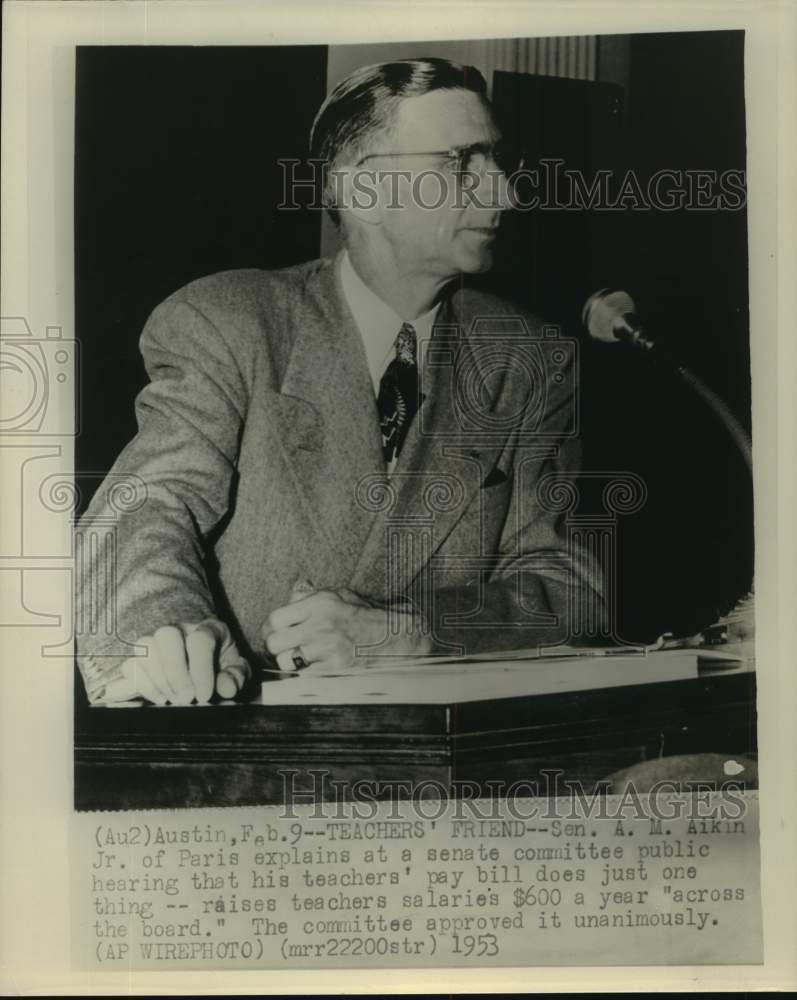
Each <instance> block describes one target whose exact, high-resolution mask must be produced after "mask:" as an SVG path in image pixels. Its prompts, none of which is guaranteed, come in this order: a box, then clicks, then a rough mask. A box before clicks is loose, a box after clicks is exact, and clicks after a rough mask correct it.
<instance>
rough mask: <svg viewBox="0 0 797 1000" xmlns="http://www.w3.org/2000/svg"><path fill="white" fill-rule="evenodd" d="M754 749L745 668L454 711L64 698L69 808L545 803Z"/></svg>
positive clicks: (751, 678) (750, 682) (751, 692)
mask: <svg viewBox="0 0 797 1000" xmlns="http://www.w3.org/2000/svg"><path fill="white" fill-rule="evenodd" d="M755 750H756V714H755V674H754V673H753V672H738V673H737V672H734V673H731V674H721V673H720V674H712V675H707V676H701V677H700V678H698V679H696V680H685V681H668V682H666V683H657V684H644V685H638V686H636V685H635V686H627V687H615V688H611V689H604V690H592V691H581V692H570V693H567V694H553V695H544V696H539V695H538V696H535V697H530V698H505V699H496V700H494V701H484V702H478V703H470V704H461V705H456V704H451V705H359V706H354V705H342V706H341V705H338V706H324V705H314V706H312V707H306V706H301V707H299V706H280V707H274V706H271V707H268V708H266V707H264V706H263V705H262V704H258V703H249V704H230V703H225V704H219V705H207V706H194V707H188V708H172V707H157V708H156V707H152V706H149V707H137V708H108V707H89V706H88V705H87V704H85V701H84V702H83V703H80V702H79V700H76V714H75V807H76V808H77V809H144V808H173V807H181V806H243V805H264V804H277V803H281V802H282V801H283V800H284V797H285V790H286V788H287V787H292V788H293V789H294V792H295V791H296V790H306V792H307V793H308V795H307V798H306V799H305V801H307V800H308V799H309V798H310V797H311V796H315V797H317V798H322V799H325V800H330V799H333V800H334V799H335V798H348V797H351V796H353V795H357V788H356V787H355V786H356V782H358V781H367V782H370V783H372V786H371V794H372V795H374V797H377V798H387V797H389V796H391V795H396V794H397V792H398V793H399V794H402V790H403V797H408V796H410V795H412V794H413V787H414V788H415V789H416V793H417V790H418V787H419V784H420V783H422V782H425V783H426V784H425V785H424V786H423V787H424V794H434V792H435V789H439V790H441V794H447V795H456V794H466V795H471V794H473V792H474V790H475V789H478V791H479V793H480V794H483V795H488V796H490V795H501V794H506V789H507V788H508V787H509V786H510V785H511V784H512V783H513V782H518V781H522V782H527V783H528V782H535V781H537V782H539V784H538V786H537V794H546V793H548V794H550V793H551V792H553V791H555V788H554V786H553V784H552V782H553V775H552V773H551V772H553V771H557V772H559V777H560V780H561V781H565V780H568V781H579V782H581V784H582V786H583V788H584V789H585V791H586V792H587V793H589V792H590V791H591V790H594V789H595V788H596V786H597V785H598V782H599V781H600V780H601V779H602V778H605V777H606V776H607V775H608V774H610V773H612V772H613V771H616V770H618V769H620V768H624V767H627V766H629V765H631V764H634V763H637V762H640V761H645V760H650V759H653V758H657V757H661V756H671V755H674V754H686V753H690V754H691V753H706V752H715V753H727V754H729V755H741V754H753V753H755ZM280 772H288V774H287V775H286V774H281V773H280ZM546 772H548V773H547V778H546ZM322 775H323V776H325V777H322ZM546 781H547V784H546ZM335 783H337V784H335ZM374 783H381V787H378V786H377V785H376V784H374ZM391 783H392V785H391ZM500 783H503V785H502V784H500ZM560 787H561V786H560ZM502 788H503V791H502ZM532 791H533V789H532V787H531V786H529V794H532ZM513 794H522V792H517V791H515V792H514V793H513Z"/></svg>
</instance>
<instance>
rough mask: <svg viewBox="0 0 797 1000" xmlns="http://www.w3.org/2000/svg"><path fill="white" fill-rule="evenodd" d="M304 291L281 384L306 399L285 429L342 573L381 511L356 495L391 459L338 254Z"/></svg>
mask: <svg viewBox="0 0 797 1000" xmlns="http://www.w3.org/2000/svg"><path fill="white" fill-rule="evenodd" d="M305 291H306V295H305V297H304V299H303V306H305V307H304V308H303V309H302V310H301V312H300V313H298V314H297V322H298V323H300V324H301V326H300V329H298V330H297V331H296V334H295V339H294V346H293V350H292V353H291V357H290V361H289V363H288V367H287V370H286V372H285V377H284V379H283V383H282V387H281V392H282V395H283V397H287V398H288V399H291V398H292V400H294V401H296V400H298V401H302V402H301V403H300V404H298V405H294V406H290V407H289V410H290V412H289V413H287V414H286V417H285V420H286V424H285V437H288V438H290V439H293V440H294V442H295V445H294V447H290V448H288V451H289V454H288V461H289V463H290V467H291V469H292V473H293V476H294V479H295V484H296V487H297V490H298V493H299V496H300V498H301V501H300V502H301V503H302V504H303V505H304V507H305V510H306V513H307V515H308V519H309V522H310V523H311V524H312V525H313V529H314V530H315V533H316V535H317V539H318V542H319V544H320V546H321V550H322V551H324V552H326V554H327V556H328V558H329V559H330V561H331V562H330V565H331V566H332V567H334V570H335V572H334V575H335V576H338V577H339V575H340V570H341V569H345V571H346V572H345V573H344V574H343V575H344V576H346V575H348V572H349V571H350V570H351V569H352V568H353V567H354V565H355V563H356V561H357V558H358V556H359V554H360V553H361V551H362V547H363V544H364V542H365V540H366V538H367V537H368V535H369V534H370V531H371V527H372V521H373V519H374V515H373V512H372V511H370V510H369V509H368V504H367V503H362V502H358V500H357V495H358V492H359V493H362V488H361V489H360V490H359V491H358V484H360V483H371V482H379V481H380V479H382V480H383V479H384V477H385V465H384V460H383V458H382V441H381V436H380V433H379V425H378V420H377V415H376V401H375V399H374V391H373V384H372V382H371V377H370V374H369V372H368V365H367V361H366V357H365V351H364V348H363V345H362V338H361V337H360V334H359V331H358V330H357V328H356V325H355V322H354V317H353V316H352V315H351V313H350V311H349V309H348V307H347V306H346V304H345V300H344V298H343V291H342V288H341V285H340V274H339V259H338V260H335V261H334V262H324V263H322V264H321V266H320V267H319V269H318V270H317V271H316V272H314V273H313V274H312V275H311V276H309V278H308V280H307V288H306V290H305ZM314 582H316V581H314ZM319 582H323V581H319Z"/></svg>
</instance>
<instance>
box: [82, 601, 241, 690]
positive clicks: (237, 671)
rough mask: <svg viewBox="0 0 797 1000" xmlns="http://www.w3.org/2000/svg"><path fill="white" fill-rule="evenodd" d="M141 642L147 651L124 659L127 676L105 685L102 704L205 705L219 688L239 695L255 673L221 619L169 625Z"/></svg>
mask: <svg viewBox="0 0 797 1000" xmlns="http://www.w3.org/2000/svg"><path fill="white" fill-rule="evenodd" d="M136 645H138V646H144V647H145V648H146V653H145V655H143V656H131V657H130V658H129V659H127V660H125V662H124V663H123V664H122V667H121V672H122V676H121V677H120V678H118V679H117V680H114V681H111V682H110V683H109V684H108V686H107V687H106V689H105V695H104V697H103V698H102V699H101V701H102V702H103V703H108V702H115V701H129V700H130V699H131V698H146V699H147V700H148V701H152V702H154V703H155V704H156V705H165V704H172V705H190V704H191V703H192V702H193V701H197V702H198V703H199V704H202V703H204V702H207V701H210V699H211V697H212V695H213V692H214V691H216V692H217V693H218V695H219V697H221V698H234V697H235V696H236V694H238V692H239V691H240V690H241V688H242V687H243V685H244V683H245V682H246V681H247V680H248V679H249V677H250V676H251V668H250V666H249V664H248V663H247V662H246V660H244V658H243V657H242V656H241V654H240V653H239V652H238V649H237V647H236V645H235V643H234V642H233V640H232V636H231V635H230V630H229V628H228V627H227V626H226V625H225V624H224V623H223V622H220V621H218V620H216V619H208V620H207V621H204V622H200V623H199V624H198V625H188V624H181V625H164V626H163V627H162V628H159V629H158V630H157V631H156V632H155V633H154V634H153V635H146V636H143V637H142V638H141V639H139V640H138V642H137V643H136Z"/></svg>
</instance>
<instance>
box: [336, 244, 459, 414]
mask: <svg viewBox="0 0 797 1000" xmlns="http://www.w3.org/2000/svg"><path fill="white" fill-rule="evenodd" d="M340 280H341V284H342V285H343V294H344V296H345V298H346V303H347V305H348V307H349V309H351V312H352V315H353V316H354V320H355V322H356V323H357V329H358V330H359V331H360V336H361V337H362V340H363V347H364V348H365V356H366V358H367V360H368V370H369V371H370V373H371V381H372V382H373V383H374V395H376V396H378V395H379V383H380V381H381V379H382V376H383V375H384V374H385V371H386V369H387V366H388V365H389V364H390V362H391V361H392V360H393V358H394V356H395V342H396V337H397V336H398V333H399V330H400V329H401V325H402V323H409V324H410V325H411V326H412V327H413V329H414V330H415V332H416V334H417V335H418V343H419V344H420V343H421V342H422V341H425V340H428V339H429V338H430V337H431V335H432V327H433V326H434V321H435V317H436V316H437V311H438V309H439V308H440V306H439V305H435V306H433V307H432V308H431V309H430V310H429V311H428V312H425V313H424V314H423V316H418V317H417V319H408V320H405V319H402V317H401V316H399V314H398V313H397V312H394V311H393V309H391V308H390V306H389V305H388V304H387V303H386V302H383V301H382V299H380V298H379V296H378V295H377V294H376V293H375V292H372V291H371V289H370V288H369V287H368V285H366V283H365V282H364V281H363V279H362V278H361V277H360V276H359V274H357V272H356V271H355V270H354V267H353V266H352V263H351V260H350V258H349V255H348V253H347V252H346V251H345V250H344V251H343V255H342V258H341V262H340Z"/></svg>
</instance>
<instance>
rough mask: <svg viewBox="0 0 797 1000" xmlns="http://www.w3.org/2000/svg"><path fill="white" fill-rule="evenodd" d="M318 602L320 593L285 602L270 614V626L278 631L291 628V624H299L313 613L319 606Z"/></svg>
mask: <svg viewBox="0 0 797 1000" xmlns="http://www.w3.org/2000/svg"><path fill="white" fill-rule="evenodd" d="M318 604H319V601H318V594H310V595H309V596H307V597H300V598H297V599H296V600H295V601H292V602H291V603H290V604H283V606H282V607H281V608H277V609H276V610H275V611H272V612H271V614H270V615H269V618H268V624H269V627H270V628H271V630H272V631H277V630H278V629H282V628H289V627H290V626H291V625H299V624H300V623H301V622H303V621H306V620H307V619H308V618H309V617H310V615H311V614H313V612H314V611H315V610H316V609H317V608H318Z"/></svg>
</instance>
